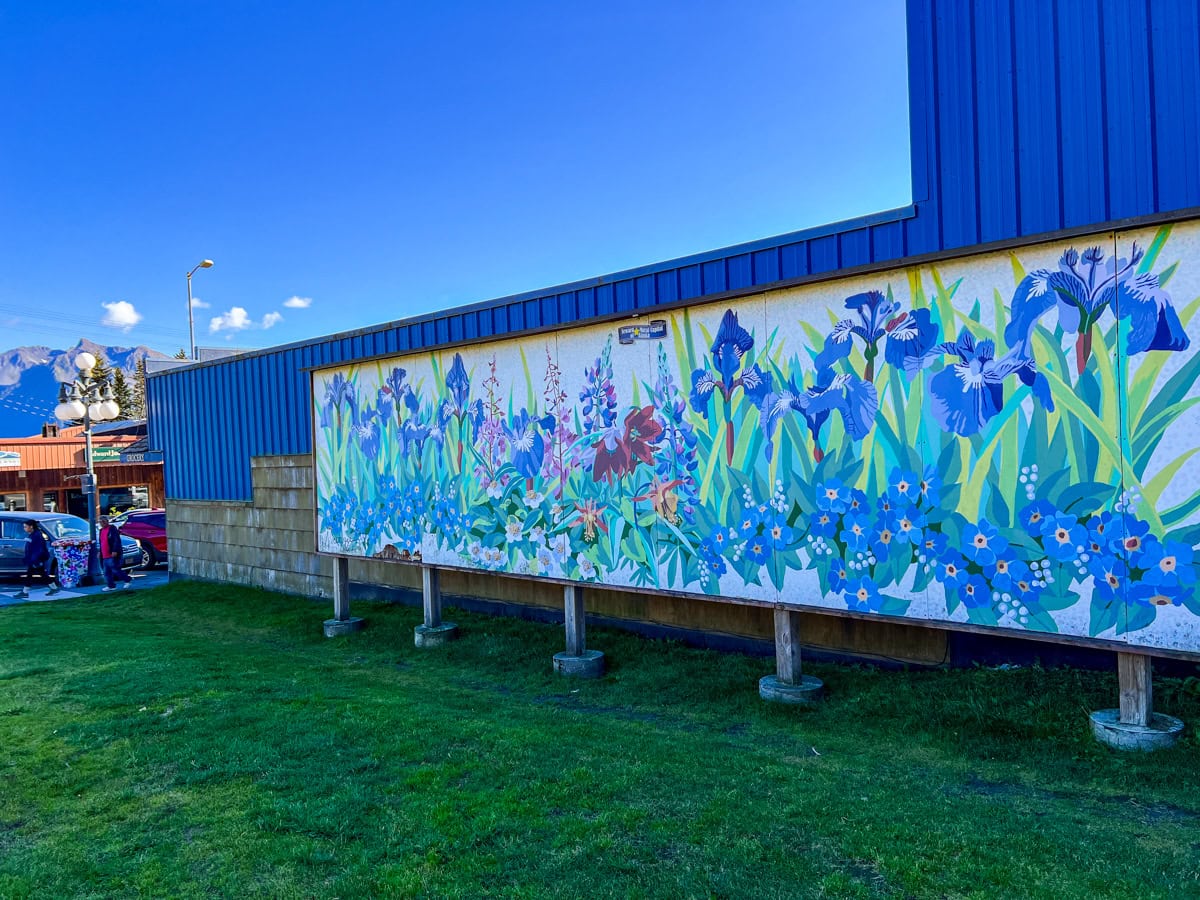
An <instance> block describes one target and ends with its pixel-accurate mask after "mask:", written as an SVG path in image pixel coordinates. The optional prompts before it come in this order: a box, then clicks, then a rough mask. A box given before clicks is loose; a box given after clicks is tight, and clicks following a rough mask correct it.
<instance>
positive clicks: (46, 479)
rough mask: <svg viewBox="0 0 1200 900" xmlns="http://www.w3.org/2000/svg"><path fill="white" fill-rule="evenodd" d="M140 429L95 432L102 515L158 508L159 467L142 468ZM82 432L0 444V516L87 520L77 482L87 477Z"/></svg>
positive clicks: (124, 426) (118, 426)
mask: <svg viewBox="0 0 1200 900" xmlns="http://www.w3.org/2000/svg"><path fill="white" fill-rule="evenodd" d="M144 429H145V425H144V424H143V423H136V424H135V423H129V422H118V423H115V425H114V426H111V427H110V428H109V429H107V430H104V431H101V430H100V429H99V428H97V429H96V433H95V434H94V435H93V446H92V462H93V466H94V468H95V472H96V483H97V490H98V496H99V510H100V512H101V513H106V512H112V511H114V510H116V511H122V510H126V509H130V508H143V507H156V506H162V505H163V502H164V494H163V472H162V468H163V467H162V463H161V462H146V461H145V454H144V453H139V452H138V447H139V446H142V445H144V444H145V439H144V437H142V436H141V435H140V434H139V432H140V431H144ZM82 431H83V429H82V428H79V427H74V428H64V429H61V430H59V431H58V432H57V434H56V433H54V430H53V429H48V431H47V434H46V436H43V437H28V438H12V439H8V440H0V510H29V511H31V512H69V513H71V514H72V515H76V516H80V517H81V518H87V502H86V501H85V500H84V497H83V492H82V491H81V484H80V481H81V477H80V476H82V475H84V474H85V473H86V472H87V460H86V456H85V453H86V450H85V440H84V437H83V434H82Z"/></svg>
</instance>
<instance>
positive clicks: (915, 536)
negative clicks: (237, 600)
mask: <svg viewBox="0 0 1200 900" xmlns="http://www.w3.org/2000/svg"><path fill="white" fill-rule="evenodd" d="M1198 237H1200V228H1198V227H1197V226H1195V225H1183V226H1175V227H1174V229H1173V230H1172V229H1171V228H1163V229H1160V230H1158V231H1148V232H1145V233H1138V234H1133V235H1124V234H1122V235H1114V234H1111V233H1110V234H1107V235H1101V236H1097V237H1095V238H1092V239H1090V240H1089V241H1087V242H1078V243H1072V244H1069V245H1060V246H1042V247H1033V248H1026V249H1024V250H1021V251H1018V252H1014V253H1011V254H991V255H988V256H980V257H972V258H964V259H961V260H954V261H950V262H947V263H944V264H941V265H940V266H938V267H933V268H922V269H908V270H896V271H893V272H886V273H882V274H877V275H871V276H864V277H859V278H855V279H853V280H843V281H834V282H828V283H824V284H818V285H811V286H805V287H802V288H796V289H790V290H787V291H774V292H770V293H767V294H763V295H758V296H755V297H750V298H746V299H743V300H738V301H735V302H732V303H728V304H725V305H721V306H711V305H710V306H698V307H693V308H689V309H685V310H680V311H675V312H671V313H664V314H662V315H661V316H659V317H660V318H663V319H666V320H667V322H668V327H667V336H666V338H664V339H661V340H638V341H634V342H633V343H630V344H621V343H619V342H617V341H616V340H615V337H616V335H615V332H616V327H615V326H612V325H585V326H581V327H579V328H574V329H563V330H561V331H560V332H558V333H557V334H551V335H549V336H545V335H541V336H534V337H528V338H519V339H509V340H504V341H497V342H494V343H486V344H478V345H473V346H470V347H466V348H457V349H451V350H445V351H433V352H426V353H424V354H414V355H410V356H406V357H404V358H398V359H395V360H390V361H389V360H385V361H382V362H378V361H372V362H369V363H363V364H359V365H351V366H344V367H342V368H340V369H331V370H325V371H321V372H318V373H316V374H315V375H314V379H313V403H314V409H315V416H314V421H315V428H316V436H315V437H316V439H315V442H314V446H315V448H316V451H315V452H316V468H317V473H318V476H317V503H318V519H319V535H320V536H319V544H320V549H321V550H322V551H325V552H330V553H339V554H350V555H357V556H383V557H389V558H395V559H408V560H412V561H421V562H424V563H427V564H436V565H445V566H459V567H469V568H477V569H486V570H492V571H497V572H505V573H510V574H517V575H527V576H544V577H551V578H557V579H568V580H575V581H584V582H597V583H603V584H609V585H614V586H633V587H637V588H644V589H650V590H653V589H662V590H671V591H684V592H694V593H699V594H705V595H711V596H721V597H727V598H730V599H734V600H736V599H752V600H765V601H770V602H782V603H788V604H795V605H798V606H807V607H815V608H824V609H830V610H842V611H850V612H853V613H856V614H866V615H882V616H901V617H910V618H917V619H925V620H938V621H943V622H957V623H965V624H971V625H975V626H986V627H994V628H1005V629H1016V630H1028V631H1037V632H1050V633H1059V634H1065V635H1074V636H1084V637H1098V638H1104V639H1111V640H1117V641H1123V642H1128V643H1133V644H1138V645H1143V646H1158V647H1168V648H1172V649H1177V650H1189V651H1200V601H1198V599H1197V595H1196V590H1195V589H1196V560H1195V554H1194V547H1195V546H1196V545H1197V543H1198V542H1200V459H1198V458H1196V457H1195V454H1196V453H1197V451H1198V450H1200V418H1198V417H1197V411H1196V410H1195V409H1193V407H1194V406H1195V405H1196V404H1197V402H1200V391H1197V390H1196V389H1195V388H1194V385H1195V382H1196V380H1197V376H1198V375H1200V354H1196V353H1195V352H1194V345H1193V340H1194V336H1196V335H1197V333H1198V330H1200V321H1194V320H1195V313H1196V311H1197V308H1198V307H1200V283H1198V282H1197V280H1196V276H1195V275H1194V274H1193V273H1190V272H1187V271H1186V266H1187V261H1188V260H1189V259H1195V258H1196V252H1195V251H1196V250H1197V249H1198V247H1197V244H1198ZM1189 279H1191V280H1189Z"/></svg>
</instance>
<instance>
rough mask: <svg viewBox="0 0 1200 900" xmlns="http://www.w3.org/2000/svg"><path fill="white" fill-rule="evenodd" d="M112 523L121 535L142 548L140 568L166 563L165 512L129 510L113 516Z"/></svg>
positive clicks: (157, 510)
mask: <svg viewBox="0 0 1200 900" xmlns="http://www.w3.org/2000/svg"><path fill="white" fill-rule="evenodd" d="M112 523H113V524H114V525H116V526H117V530H119V531H120V532H121V534H123V535H126V536H128V537H131V538H133V539H134V540H135V541H137V542H138V546H139V547H141V548H142V568H145V569H149V568H151V567H153V566H157V565H158V564H159V563H160V562H166V561H167V511H166V510H165V509H131V510H127V511H126V512H123V513H121V514H120V515H119V516H114V517H113V520H112Z"/></svg>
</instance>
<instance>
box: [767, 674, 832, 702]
mask: <svg viewBox="0 0 1200 900" xmlns="http://www.w3.org/2000/svg"><path fill="white" fill-rule="evenodd" d="M824 693H825V682H823V681H822V680H821V679H820V678H813V677H812V676H811V675H801V676H800V680H799V681H798V682H797V683H796V684H787V683H786V682H783V681H780V680H779V677H778V676H776V675H767V676H764V677H763V678H760V679H759V680H758V696H760V697H762V699H764V700H767V701H770V702H771V703H816V702H817V701H818V700H820V699H821V697H822V696H823V695H824Z"/></svg>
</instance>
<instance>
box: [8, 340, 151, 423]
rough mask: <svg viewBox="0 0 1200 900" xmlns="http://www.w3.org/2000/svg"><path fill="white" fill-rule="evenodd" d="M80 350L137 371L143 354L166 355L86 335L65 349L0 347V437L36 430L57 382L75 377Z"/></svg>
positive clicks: (49, 416)
mask: <svg viewBox="0 0 1200 900" xmlns="http://www.w3.org/2000/svg"><path fill="white" fill-rule="evenodd" d="M85 350H86V351H87V352H88V353H91V354H92V355H94V356H103V357H104V359H105V361H107V363H108V365H109V366H110V367H112V368H113V369H114V370H116V369H120V370H121V371H122V372H124V373H125V374H126V375H127V376H132V375H133V374H134V373H135V372H136V370H137V364H138V363H139V362H140V361H141V360H143V359H169V358H170V357H169V356H168V354H166V353H162V352H160V351H158V350H155V349H153V348H151V347H147V346H145V345H144V344H138V345H137V346H134V347H123V346H118V345H115V344H114V345H107V346H106V345H104V344H98V343H96V342H95V341H92V340H89V339H87V338H80V339H79V342H78V343H77V344H75V346H73V347H70V348H68V349H66V350H57V349H54V348H51V347H46V346H42V345H32V346H24V347H13V348H12V349H11V350H5V351H3V352H0V438H6V437H7V438H14V437H28V436H30V435H35V434H39V433H40V432H41V428H42V425H43V424H44V423H46V422H48V421H53V420H54V407H55V405H56V404H57V403H58V385H59V383H60V382H63V381H72V380H74V378H75V376H76V375H77V374H78V371H79V370H78V369H76V368H75V357H76V356H78V355H79V354H80V353H82V352H84V351H85Z"/></svg>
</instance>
